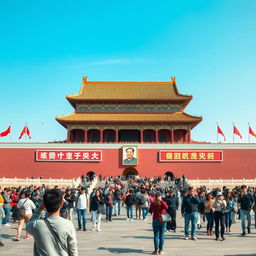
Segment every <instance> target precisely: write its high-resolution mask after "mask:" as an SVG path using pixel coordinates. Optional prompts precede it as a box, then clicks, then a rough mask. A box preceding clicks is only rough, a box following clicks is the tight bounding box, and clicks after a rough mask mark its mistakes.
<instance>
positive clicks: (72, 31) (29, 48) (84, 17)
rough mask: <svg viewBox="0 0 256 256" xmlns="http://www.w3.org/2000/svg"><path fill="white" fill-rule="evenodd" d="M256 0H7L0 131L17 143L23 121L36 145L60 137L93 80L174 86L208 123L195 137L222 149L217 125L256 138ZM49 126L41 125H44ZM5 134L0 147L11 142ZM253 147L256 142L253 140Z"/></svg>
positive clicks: (2, 14) (1, 35) (2, 16)
mask: <svg viewBox="0 0 256 256" xmlns="http://www.w3.org/2000/svg"><path fill="white" fill-rule="evenodd" d="M255 13H256V1H254V0H225V1H223V0H177V1H172V0H167V1H164V0H163V1H150V0H147V1H144V0H141V1H133V0H130V1H120V0H119V1H114V0H109V1H103V0H97V1H86V0H83V1H82V0H80V1H79V0H76V1H66V0H62V1H58V0H55V1H46V0H45V1H29V0H27V1H17V0H13V1H1V2H0V39H1V40H0V87H1V100H0V109H1V111H0V116H1V119H0V120H1V121H0V131H4V130H5V129H6V128H7V127H8V125H9V123H10V122H12V126H13V130H12V137H11V139H12V141H18V139H17V138H18V136H19V133H20V131H21V130H22V128H23V126H24V124H25V122H27V123H28V126H29V128H30V130H31V136H32V140H31V141H32V142H38V141H52V140H62V139H65V138H66V130H65V129H64V128H63V127H62V126H61V125H59V124H58V123H57V122H56V121H55V116H56V115H62V114H68V113H71V112H73V108H72V107H71V106H70V104H69V103H68V102H67V100H66V99H65V96H66V95H67V94H73V93H77V92H78V91H79V89H80V85H81V79H82V76H86V75H88V77H89V80H93V81H97V80H98V81H101V80H102V81H168V80H169V77H170V76H176V78H177V84H178V88H179V90H180V92H181V93H183V94H192V95H193V100H192V101H191V103H190V104H189V106H188V107H187V109H186V112H187V113H189V114H192V115H200V116H203V119H204V120H203V121H202V122H201V124H199V125H198V126H197V127H196V128H195V129H194V130H193V133H192V138H193V139H195V140H200V141H211V142H216V122H219V124H220V126H221V128H222V130H223V131H224V132H225V134H226V137H227V141H228V142H232V122H235V124H236V125H237V128H238V129H239V130H240V132H241V133H242V135H243V140H240V139H239V138H238V137H237V138H236V142H247V141H248V122H250V123H251V126H252V128H253V129H254V130H255V132H256V119H255V114H256V113H255V112H256V111H255V109H256V103H255V95H256V47H255V45H256V33H255V31H256V19H255ZM42 122H43V123H44V124H43V128H42V125H41V124H42ZM9 140H10V139H9V138H8V137H6V138H1V139H0V141H2V142H4V141H9ZM251 142H256V139H255V138H251Z"/></svg>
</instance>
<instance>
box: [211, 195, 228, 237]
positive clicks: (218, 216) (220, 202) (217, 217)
mask: <svg viewBox="0 0 256 256" xmlns="http://www.w3.org/2000/svg"><path fill="white" fill-rule="evenodd" d="M226 206H227V203H226V200H224V198H223V195H222V193H221V192H220V191H219V192H217V196H216V198H215V201H214V202H213V205H212V207H213V209H214V213H213V216H214V221H215V235H216V241H217V240H219V236H220V234H221V238H222V240H225V237H224V232H225V208H226ZM219 227H220V231H219Z"/></svg>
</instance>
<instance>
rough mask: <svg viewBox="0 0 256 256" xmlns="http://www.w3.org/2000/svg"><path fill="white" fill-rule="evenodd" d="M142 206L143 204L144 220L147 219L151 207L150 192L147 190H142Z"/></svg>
mask: <svg viewBox="0 0 256 256" xmlns="http://www.w3.org/2000/svg"><path fill="white" fill-rule="evenodd" d="M139 203H140V206H141V210H142V218H143V220H146V219H147V216H148V209H149V204H150V202H149V197H148V193H147V191H146V190H141V198H140V201H139Z"/></svg>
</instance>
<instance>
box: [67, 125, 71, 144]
mask: <svg viewBox="0 0 256 256" xmlns="http://www.w3.org/2000/svg"><path fill="white" fill-rule="evenodd" d="M67 143H70V129H69V128H68V129H67Z"/></svg>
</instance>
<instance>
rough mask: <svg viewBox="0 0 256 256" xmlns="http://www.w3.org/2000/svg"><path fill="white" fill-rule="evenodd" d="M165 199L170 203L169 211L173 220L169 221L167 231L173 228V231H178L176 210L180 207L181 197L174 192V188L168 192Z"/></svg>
mask: <svg viewBox="0 0 256 256" xmlns="http://www.w3.org/2000/svg"><path fill="white" fill-rule="evenodd" d="M164 201H165V202H166V203H167V205H168V209H167V213H168V214H169V215H170V216H171V221H168V222H167V225H166V229H167V231H170V230H173V232H176V211H177V210H178V208H179V199H178V197H177V196H176V195H175V194H174V191H173V189H170V190H169V191H168V192H167V195H166V196H165V198H164Z"/></svg>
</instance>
